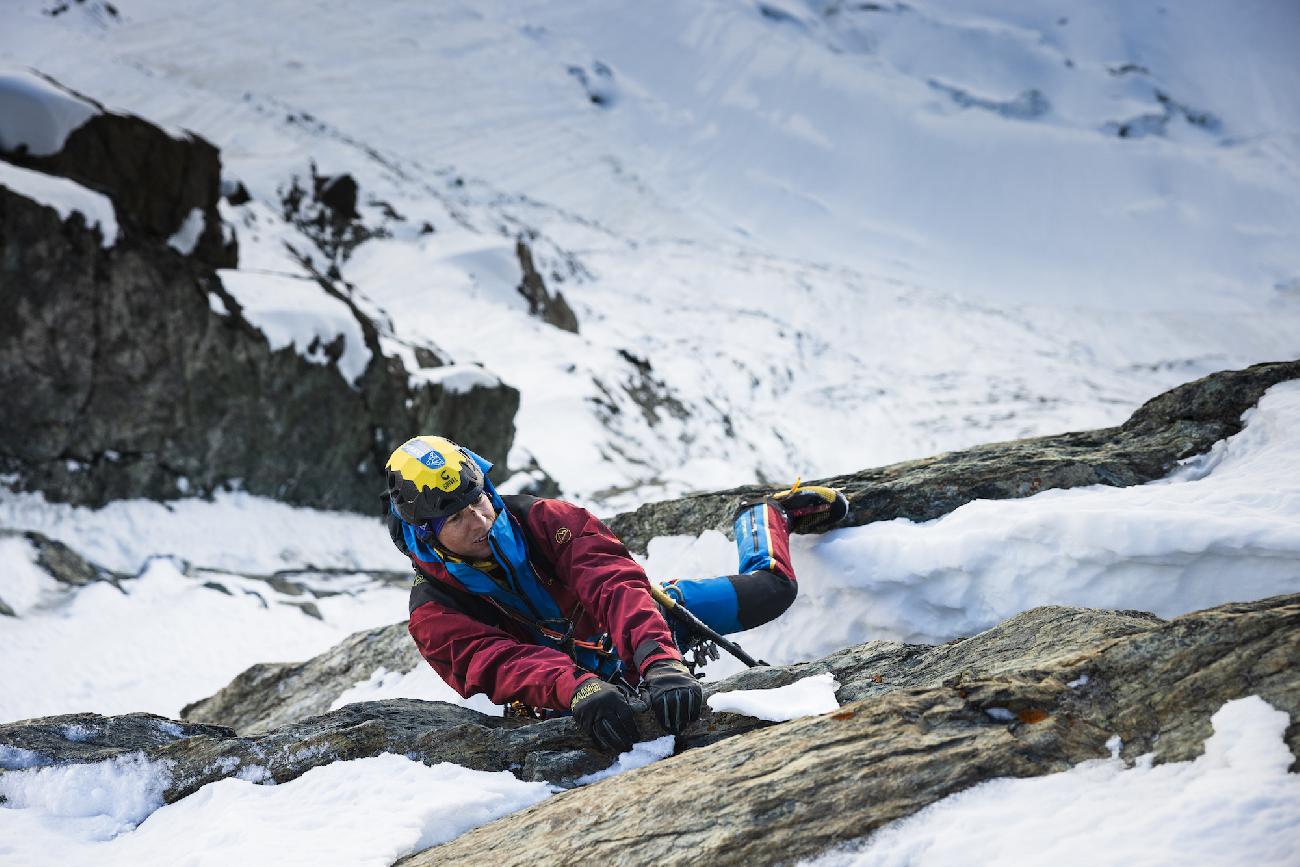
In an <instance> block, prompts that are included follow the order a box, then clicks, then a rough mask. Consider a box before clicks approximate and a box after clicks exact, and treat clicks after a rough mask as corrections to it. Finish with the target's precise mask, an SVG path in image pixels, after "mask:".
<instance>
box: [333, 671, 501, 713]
mask: <svg viewBox="0 0 1300 867" xmlns="http://www.w3.org/2000/svg"><path fill="white" fill-rule="evenodd" d="M390 698H418V699H421V700H422V701H445V702H450V703H452V704H459V705H463V706H464V707H468V708H471V709H473V710H476V711H479V712H480V713H486V714H491V715H493V716H501V712H502V711H501V705H498V704H493V703H492V700H491V699H489V698H488V697H487V696H485V695H482V694H478V695H473V696H470V697H469V698H468V699H465V698H461V697H460V695H459V694H458V693H457V692H456V691H455V690H454V689H452V688H451V687H450V686H448V685H447V684H446V683H445V682H443V680H442V678H440V677H438V675H437V674H436V673H435V672H434V671H433V669H432V668H430V667H429V666H427V665H421V666H419V667H418V668H414V669H412V670H411V671H407V672H400V671H388V670H387V669H386V668H384V667H383V666H380V667H379V668H376V669H375V671H374V673H373V674H371V675H370V677H368V678H366V679H365V680H362V681H358V682H357V683H356V685H354V686H350V687H348V688H347V689H346V690H344V691H343V693H342V694H340V695H339V697H338V698H336V699H335V700H334V703H333V704H332V705H330V710H338V709H339V708H341V707H343V706H344V705H349V704H354V703H356V702H361V701H384V700H385V699H390Z"/></svg>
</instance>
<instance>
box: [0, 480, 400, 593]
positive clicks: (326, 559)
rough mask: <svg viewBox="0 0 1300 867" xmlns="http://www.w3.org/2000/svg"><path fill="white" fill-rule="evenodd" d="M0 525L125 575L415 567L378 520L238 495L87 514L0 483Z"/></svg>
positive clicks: (127, 503)
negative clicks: (149, 567) (155, 570)
mask: <svg viewBox="0 0 1300 867" xmlns="http://www.w3.org/2000/svg"><path fill="white" fill-rule="evenodd" d="M0 527H5V528H8V529H13V530H24V531H28V530H30V531H35V532H38V533H43V534H44V535H46V536H49V537H50V538H52V539H57V540H58V541H60V542H63V543H64V544H66V545H68V546H69V547H71V548H73V549H74V550H76V551H78V552H79V553H80V554H81V555H82V556H84V557H86V558H87V559H89V560H91V561H92V562H94V563H96V564H98V565H100V566H103V567H104V568H106V569H112V570H113V571H116V572H125V573H127V574H129V575H133V574H135V573H137V572H139V571H140V570H141V569H143V568H144V567H145V565H146V564H147V563H148V562H149V561H150V560H151V559H153V558H155V557H174V558H177V559H179V560H182V561H185V562H186V563H189V564H191V565H193V566H194V567H196V568H197V567H201V568H205V569H215V570H229V571H231V572H245V573H249V574H261V575H266V574H270V573H272V572H275V571H277V570H281V569H303V570H311V569H313V568H315V569H357V570H363V569H376V570H392V571H394V572H405V571H407V570H409V569H410V568H411V565H410V561H409V560H407V559H406V558H405V557H403V556H402V555H401V554H400V553H398V551H397V549H395V548H394V547H393V543H392V541H391V540H390V539H389V538H388V533H387V531H386V530H385V529H384V525H383V522H382V521H381V520H380V519H379V518H378V517H367V516H361V515H357V514H354V513H351V512H328V511H322V510H320V509H305V508H299V507H295V506H290V505H287V504H285V503H280V502H277V501H275V500H270V499H267V498H265V497H256V496H253V495H251V494H247V493H244V492H242V491H235V492H218V493H217V494H215V495H214V496H213V497H212V499H211V500H199V499H188V500H176V501H173V502H168V503H159V502H155V501H153V500H118V501H115V502H113V503H109V504H108V505H107V506H105V507H103V508H102V509H88V508H85V507H82V506H69V505H67V504H65V503H51V502H49V501H47V500H46V499H45V497H43V496H42V495H40V494H33V493H17V492H15V491H13V490H11V489H9V488H7V487H5V486H4V485H0ZM0 596H3V592H0Z"/></svg>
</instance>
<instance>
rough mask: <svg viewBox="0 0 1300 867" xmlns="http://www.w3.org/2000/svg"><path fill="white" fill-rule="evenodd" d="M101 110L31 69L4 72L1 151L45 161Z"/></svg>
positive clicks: (0, 105) (0, 101) (0, 94)
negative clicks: (19, 153) (22, 154)
mask: <svg viewBox="0 0 1300 867" xmlns="http://www.w3.org/2000/svg"><path fill="white" fill-rule="evenodd" d="M97 114H103V112H102V111H100V109H99V107H98V106H96V105H94V104H93V103H91V102H89V101H88V100H85V99H82V98H81V97H79V96H77V95H75V94H73V93H71V92H69V91H67V90H64V89H63V88H62V87H59V86H58V85H56V84H54V83H53V82H51V81H50V80H48V79H46V78H44V77H42V76H40V75H37V74H36V73H35V72H32V71H30V70H27V69H12V68H10V69H0V151H7V152H10V153H13V152H15V151H24V152H26V153H27V155H29V156H34V157H44V156H50V155H52V154H56V153H58V152H59V151H61V150H63V145H64V144H65V143H67V140H68V136H69V135H70V134H71V133H72V131H73V130H75V129H76V128H77V127H79V126H81V125H82V124H84V123H85V122H86V121H88V120H90V118H92V117H94V116H95V115H97Z"/></svg>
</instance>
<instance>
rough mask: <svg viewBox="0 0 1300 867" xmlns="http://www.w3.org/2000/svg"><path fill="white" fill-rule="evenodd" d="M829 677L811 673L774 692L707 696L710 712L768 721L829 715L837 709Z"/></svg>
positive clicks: (741, 691) (739, 691) (737, 691)
mask: <svg viewBox="0 0 1300 867" xmlns="http://www.w3.org/2000/svg"><path fill="white" fill-rule="evenodd" d="M839 686H840V685H839V684H838V683H836V682H835V676H834V675H832V674H814V675H812V676H810V677H805V678H801V679H800V680H796V681H795V682H794V683H791V684H787V685H786V686H778V687H776V688H774V689H735V690H731V691H729V692H716V693H714V694H713V695H711V696H709V707H711V708H713V710H714V711H725V712H727V713H738V714H744V715H745V716H752V717H757V718H758V719H765V720H770V721H771V722H788V721H790V720H792V719H799V717H804V716H816V715H817V714H823V713H830V712H831V711H833V710H836V709H838V708H839V706H840V703H839V701H838V700H837V699H836V698H835V690H837V689H839Z"/></svg>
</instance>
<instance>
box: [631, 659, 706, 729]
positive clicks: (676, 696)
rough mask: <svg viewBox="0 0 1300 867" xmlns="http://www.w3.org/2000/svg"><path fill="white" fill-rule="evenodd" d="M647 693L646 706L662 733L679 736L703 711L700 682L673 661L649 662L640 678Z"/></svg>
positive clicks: (684, 667)
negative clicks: (647, 705)
mask: <svg viewBox="0 0 1300 867" xmlns="http://www.w3.org/2000/svg"><path fill="white" fill-rule="evenodd" d="M641 681H642V685H644V686H645V688H646V690H647V691H648V692H649V693H650V707H652V708H653V709H654V712H655V719H657V720H659V725H660V726H661V727H662V728H663V730H664V731H666V732H668V733H670V734H674V735H677V734H681V733H682V729H684V728H686V727H687V726H688V725H690V724H691V723H693V722H695V721H696V720H697V719H699V718H700V712H701V711H702V710H703V709H704V690H703V689H701V688H700V682H699V681H698V680H696V679H695V678H694V677H693V676H691V673H690V672H689V671H687V670H686V666H684V665H682V664H681V663H680V662H678V661H677V660H675V659H661V660H659V661H658V662H652V663H650V667H649V668H647V669H646V672H645V674H644V675H643V676H642V678H641Z"/></svg>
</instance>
